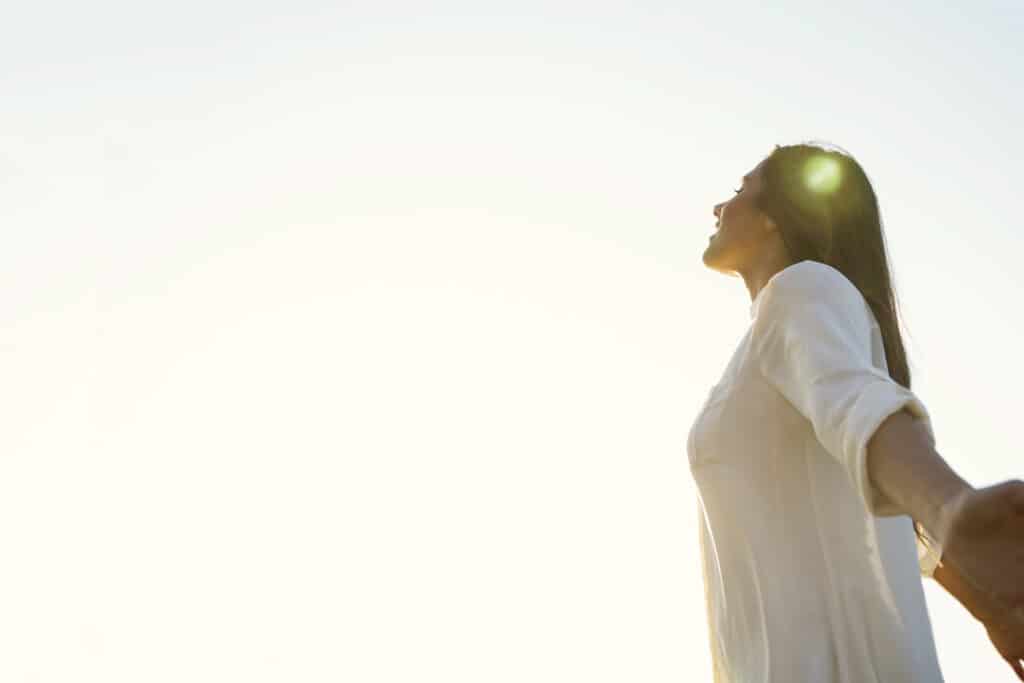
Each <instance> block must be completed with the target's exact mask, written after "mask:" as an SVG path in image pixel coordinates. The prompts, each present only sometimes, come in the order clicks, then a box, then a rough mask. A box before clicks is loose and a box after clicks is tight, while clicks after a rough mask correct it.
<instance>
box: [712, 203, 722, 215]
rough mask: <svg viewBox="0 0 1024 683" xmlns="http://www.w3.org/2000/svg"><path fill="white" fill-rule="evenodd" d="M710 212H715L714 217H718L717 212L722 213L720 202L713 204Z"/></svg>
mask: <svg viewBox="0 0 1024 683" xmlns="http://www.w3.org/2000/svg"><path fill="white" fill-rule="evenodd" d="M723 203H724V202H723ZM712 213H714V214H715V218H718V214H720V213H722V204H715V208H714V209H712Z"/></svg>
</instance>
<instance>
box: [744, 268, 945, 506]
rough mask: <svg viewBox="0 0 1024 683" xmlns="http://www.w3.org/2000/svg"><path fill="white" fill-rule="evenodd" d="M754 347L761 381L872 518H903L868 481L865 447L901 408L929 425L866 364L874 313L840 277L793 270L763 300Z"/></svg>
mask: <svg viewBox="0 0 1024 683" xmlns="http://www.w3.org/2000/svg"><path fill="white" fill-rule="evenodd" d="M761 294H762V296H763V299H762V301H761V302H760V305H759V307H758V313H757V316H756V318H755V320H754V330H753V334H752V340H753V343H754V345H755V353H756V355H757V358H758V363H759V365H760V370H761V373H762V374H763V375H764V377H765V378H766V379H767V380H768V382H769V383H771V384H772V385H773V386H774V387H775V388H776V389H778V390H779V392H781V393H782V395H783V396H784V397H785V398H786V399H787V400H788V401H789V402H790V403H791V404H792V405H793V406H794V407H795V408H796V409H797V410H798V411H799V412H800V413H801V414H802V415H803V416H804V417H805V418H807V419H808V420H809V421H810V423H811V425H812V426H813V428H814V434H815V436H817V438H818V440H819V441H820V442H821V444H822V445H823V446H824V447H825V450H827V451H828V452H829V454H830V455H832V456H833V457H834V458H835V459H836V460H837V461H838V462H839V463H840V464H841V465H842V466H843V468H844V469H845V471H846V474H847V475H848V477H849V480H850V482H851V483H852V484H853V487H854V489H855V490H856V492H857V494H858V495H859V497H860V499H861V501H862V502H863V503H864V505H865V507H866V508H867V510H868V511H869V512H871V513H872V514H874V515H877V516H883V517H884V516H891V515H900V514H905V513H904V512H903V511H902V510H901V509H900V508H898V507H897V506H896V505H895V504H894V503H892V502H891V501H890V500H888V499H887V498H886V497H885V496H884V495H883V494H882V493H881V491H879V490H878V489H876V488H875V487H874V486H873V485H872V484H871V480H870V478H869V477H868V471H867V443H868V441H869V440H870V439H871V436H872V435H873V434H874V432H875V430H877V429H878V427H879V425H881V423H882V422H883V421H884V420H885V419H886V418H887V417H888V416H889V415H891V414H893V413H895V412H897V411H899V410H901V409H904V408H906V409H907V410H908V411H909V412H910V413H911V414H912V415H914V416H915V417H917V418H918V419H921V420H923V421H924V424H925V426H926V428H927V430H928V434H929V436H931V439H932V441H933V443H934V438H935V437H934V434H933V432H932V426H931V417H930V415H929V414H928V411H927V409H926V408H925V405H924V404H923V403H922V402H921V401H920V400H919V399H918V397H917V396H916V395H915V394H914V393H913V392H912V391H910V390H909V389H907V388H905V387H903V386H902V385H900V384H899V383H897V382H896V381H894V380H893V379H892V378H891V377H890V376H889V374H888V373H887V372H886V371H885V370H884V369H882V368H878V367H875V365H874V364H873V363H872V358H871V333H872V325H873V324H874V321H873V317H872V316H871V311H870V309H869V308H868V307H867V303H866V302H865V301H864V299H863V297H862V296H861V294H860V292H859V291H858V290H857V288H856V287H855V286H854V285H853V283H851V282H850V281H849V280H847V279H846V277H845V276H843V275H842V273H840V272H839V271H837V270H835V269H833V268H831V267H830V266H826V265H824V264H820V263H816V262H805V263H801V264H797V265H796V266H793V267H791V268H789V269H787V270H786V271H784V272H781V273H780V274H779V275H778V276H777V277H775V278H774V279H773V280H771V281H770V282H769V283H768V284H767V285H766V286H765V290H764V291H763V292H762V293H761Z"/></svg>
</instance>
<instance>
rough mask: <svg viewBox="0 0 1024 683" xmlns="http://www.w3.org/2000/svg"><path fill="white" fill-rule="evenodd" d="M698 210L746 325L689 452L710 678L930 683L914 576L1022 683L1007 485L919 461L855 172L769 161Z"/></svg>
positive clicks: (1023, 539)
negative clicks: (958, 613) (738, 293)
mask: <svg viewBox="0 0 1024 683" xmlns="http://www.w3.org/2000/svg"><path fill="white" fill-rule="evenodd" d="M714 214H715V216H716V217H717V218H718V219H719V220H718V223H717V228H718V229H717V232H716V233H715V234H714V235H713V236H712V238H711V241H710V244H709V245H708V247H707V250H706V251H705V252H704V256H703V261H704V264H705V265H706V266H707V267H709V268H712V269H714V270H716V271H720V272H723V273H728V274H738V275H739V276H740V277H742V278H743V280H744V282H745V284H746V286H747V289H748V291H749V292H750V296H751V307H750V317H751V321H752V322H751V325H750V328H749V329H748V331H747V333H746V334H745V335H744V337H743V339H742V340H741V341H740V343H739V345H738V346H737V348H736V350H735V352H734V354H733V356H732V359H731V361H730V362H729V364H728V366H727V367H726V369H725V372H724V373H723V375H722V378H721V380H720V381H719V383H718V384H716V385H715V386H714V387H713V388H712V390H711V392H710V394H709V396H708V398H707V400H706V401H705V403H704V406H703V407H702V408H701V410H700V413H699V414H698V417H697V419H696V421H695V422H694V424H693V427H692V428H691V430H690V434H689V438H688V443H687V451H688V456H689V460H690V468H691V471H692V473H693V476H694V480H695V481H696V484H697V489H698V492H699V498H700V515H699V518H700V526H701V549H702V554H703V563H704V581H705V591H706V598H707V606H708V622H709V632H710V634H711V641H712V643H711V644H712V659H713V664H714V669H715V681H716V683H717V682H728V683H753V682H755V681H756V682H765V683H767V682H772V683H775V682H779V683H781V682H783V681H784V682H785V683H812V682H813V683H840V682H843V683H871V682H877V683H904V682H906V683H910V682H914V683H925V682H927V683H933V682H935V681H942V675H941V673H940V671H939V665H938V660H937V657H936V653H935V644H934V640H933V637H932V631H931V624H930V622H929V619H928V613H927V610H926V607H925V598H924V591H923V588H922V584H921V576H922V575H924V576H932V577H933V578H935V579H936V580H938V581H939V582H940V583H941V584H942V585H943V586H944V587H945V588H946V589H947V590H948V591H949V592H950V593H951V594H952V595H954V597H956V598H957V599H958V600H959V601H960V602H961V603H962V604H963V605H964V606H965V607H966V608H967V609H968V610H969V611H970V612H971V614H973V615H974V616H975V617H976V618H978V619H979V620H980V621H982V623H983V624H984V625H985V627H986V629H987V630H988V633H989V635H990V637H991V640H992V642H993V644H994V645H995V646H996V648H997V649H998V650H999V652H1000V654H1001V655H1002V656H1003V657H1004V658H1005V659H1006V661H1007V662H1008V663H1009V664H1010V666H1011V667H1012V668H1013V669H1014V671H1015V672H1016V673H1017V675H1018V677H1020V679H1021V680H1022V681H1024V668H1022V667H1021V663H1020V658H1021V657H1024V611H1022V610H1021V609H1020V607H1021V605H1024V482H1021V481H1019V480H1012V481H1007V482H1004V483H1002V484H999V485H996V486H991V487H986V488H980V489H974V488H973V487H971V486H970V485H969V484H968V483H967V482H965V481H964V480H963V479H961V478H960V477H959V476H957V475H956V473H955V472H953V470H951V469H950V468H949V466H948V465H947V464H946V463H945V461H944V460H943V459H942V458H941V457H940V456H939V454H938V453H937V452H936V451H935V449H934V445H935V439H934V434H933V432H932V426H931V420H930V416H929V414H928V411H927V409H926V407H925V406H924V404H923V403H922V402H921V401H920V400H919V399H918V397H917V396H916V395H915V394H914V393H913V392H911V390H910V371H909V368H908V365H907V358H906V353H905V351H904V347H903V343H902V340H901V337H900V332H899V328H898V324H897V316H896V306H895V300H894V296H893V290H892V286H891V283H890V275H889V267H888V260H887V256H886V248H885V244H884V237H883V234H882V227H881V218H880V216H879V210H878V203H877V200H876V198H875V194H874V191H873V190H872V187H871V184H870V182H869V181H868V179H867V177H866V176H865V174H864V171H863V170H862V169H861V168H860V166H859V165H858V164H857V162H856V161H855V160H854V159H853V158H852V157H850V156H849V155H848V154H846V153H844V152H841V151H839V150H837V149H835V148H833V147H832V146H825V145H813V144H801V145H792V146H785V147H781V146H780V147H776V149H775V150H774V151H773V152H772V153H771V154H770V155H769V156H768V157H767V158H765V159H764V160H762V161H761V162H760V163H759V164H758V165H757V166H756V167H755V168H754V169H753V170H751V171H750V173H748V174H747V175H746V176H744V177H743V184H742V187H741V188H740V189H737V190H735V196H734V197H733V198H732V199H730V200H729V201H727V202H723V203H721V204H718V205H717V206H715V208H714ZM912 520H913V521H912ZM915 532H916V536H915ZM915 538H916V543H915ZM915 547H916V551H915ZM940 558H941V562H940V561H939V560H940Z"/></svg>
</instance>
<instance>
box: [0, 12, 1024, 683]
mask: <svg viewBox="0 0 1024 683" xmlns="http://www.w3.org/2000/svg"><path fill="white" fill-rule="evenodd" d="M847 4H849V3H847ZM275 5H276V6H275ZM903 5H904V7H903V8H902V9H898V8H893V7H892V6H891V4H890V3H882V2H875V3H870V4H865V3H862V4H859V5H857V6H851V7H844V8H843V9H842V10H841V11H840V10H838V9H837V8H835V7H834V5H833V4H832V3H823V2H784V3H781V4H780V3H774V6H773V7H772V8H771V9H767V8H766V7H765V6H764V3H760V2H756V3H755V2H741V3H724V4H722V3H711V2H708V3H703V5H702V6H701V7H700V8H699V9H698V8H696V7H691V8H688V9H685V8H681V7H680V3H678V2H648V3H643V4H639V3H618V4H611V3H583V2H575V3H552V2H547V1H545V2H536V1H533V0H531V1H520V2H517V3H480V2H449V1H438V2H432V3H429V6H428V5H426V4H422V3H420V4H414V3H404V4H397V3H387V2H382V1H381V0H375V1H374V2H345V3H327V2H322V3H317V2H302V1H296V2H291V3H288V10H287V12H283V11H282V10H281V7H283V6H284V5H283V4H282V3H268V2H248V3H241V2H224V1H218V2H211V0H204V1H203V2H198V1H197V0H184V1H181V2H177V3H163V4H162V5H159V6H158V5H154V4H152V3H149V4H148V6H146V4H140V3H128V2H114V1H110V0H99V1H97V2H92V3H70V2H65V3H56V2H45V1H43V2H35V3H28V4H25V3H23V4H21V5H19V7H18V8H17V10H16V11H15V13H13V14H12V13H10V12H8V13H6V14H5V18H4V22H3V24H2V26H0V38H2V40H0V79H2V87H3V93H4V106H3V108H2V111H0V121H2V123H3V126H2V128H0V136H2V145H0V172H2V178H3V183H4V192H3V200H2V202H0V219H2V221H3V225H4V236H5V239H4V248H3V249H2V250H0V278H2V282H3V285H4V286H3V287H2V295H0V296H2V299H0V300H2V302H3V305H2V306H0V326H2V328H0V329H2V336H0V344H2V349H3V353H2V354H0V376H2V377H3V378H4V379H5V383H6V386H7V388H8V391H6V392H4V393H3V395H2V399H0V400H2V402H3V403H2V408H3V409H4V414H5V417H6V420H5V425H6V428H5V429H4V430H3V432H2V436H0V547H2V548H3V556H4V560H3V562H2V563H0V680H4V681H19V682H21V681H24V682H27V683H50V682H51V681H69V682H72V681H73V682H75V683H80V682H92V681H95V682H103V683H120V682H124V683H136V682H138V681H146V682H147V683H160V682H168V683H170V682H174V683H178V682H180V681H190V682H206V681H209V682H211V683H212V682H217V683H220V682H222V681H252V682H253V683H262V682H264V681H267V682H269V681H304V682H306V681H308V682H314V681H343V680H344V681H360V682H362V681H367V682H371V681H419V680H444V681H450V682H453V683H454V682H458V681H466V682H474V683H475V682H478V681H488V682H491V681H495V682H498V681H509V682H512V681H516V682H518V681H527V680H529V681H559V682H561V681H584V680H585V681H594V682H598V681H608V682H620V681H650V682H654V681H680V680H685V681H705V680H708V678H709V652H708V642H707V632H706V625H705V607H704V593H703V586H702V583H701V574H700V568H699V564H698V562H699V546H698V537H697V527H696V526H695V510H696V492H695V488H694V484H693V480H692V478H691V475H690V472H689V467H688V462H687V458H686V453H685V441H686V434H687V432H688V430H689V428H690V425H691V424H692V421H693V420H694V418H695V417H696V411H697V409H698V408H699V406H700V403H701V402H702V400H703V398H704V397H705V395H706V393H707V391H708V389H709V388H710V387H711V385H712V384H714V383H715V382H716V381H717V379H718V377H719V375H720V373H721V372H722V370H723V369H724V366H725V364H726V362H727V361H728V359H729V357H730V356H731V354H732V352H733V350H734V348H735V345H736V343H737V342H738V341H739V338H740V337H741V336H742V334H743V332H744V331H745V330H746V327H747V325H748V324H749V317H748V307H749V295H748V293H747V291H746V289H745V288H744V286H743V283H742V281H741V280H739V279H736V278H727V277H724V276H722V275H721V274H718V273H715V272H713V271H710V270H708V269H706V268H705V267H704V266H703V264H702V262H701V254H702V252H703V250H704V248H705V245H706V244H707V239H708V235H709V234H710V233H711V232H712V230H713V224H714V217H713V215H712V212H711V210H712V206H713V205H714V204H715V203H716V202H718V201H721V200H723V199H727V198H728V197H730V196H731V193H732V190H733V189H734V188H735V187H738V184H739V180H740V177H741V176H742V175H743V174H744V173H746V172H747V171H749V170H750V169H751V168H752V167H753V166H754V165H755V164H756V163H757V162H758V161H759V160H760V159H761V158H762V157H763V156H764V155H766V154H767V153H768V152H770V151H771V149H772V147H773V146H774V145H775V144H780V143H791V142H799V141H802V140H808V139H817V140H825V141H828V142H831V143H834V144H837V145H839V146H841V147H843V148H844V149H846V150H848V151H849V152H851V153H852V154H853V155H854V156H855V157H857V158H858V160H859V161H860V162H861V163H862V165H863V166H864V168H865V169H866V170H867V173H868V175H869V176H870V178H871V179H872V181H873V183H874V185H875V189H876V192H877V194H878V196H879V198H880V202H881V206H882V215H883V219H884V221H885V229H886V235H887V239H888V241H889V246H890V250H891V255H892V258H893V268H894V272H895V277H896V282H897V287H898V289H897V292H898V295H899V297H900V303H901V304H902V306H903V311H904V315H905V321H906V326H907V328H908V329H909V330H910V336H909V337H908V338H907V340H906V342H907V345H908V349H909V353H910V356H911V363H912V364H911V368H912V371H913V373H914V374H913V382H914V389H915V391H916V392H917V394H918V395H919V396H920V397H921V398H922V400H923V401H924V402H925V404H926V405H927V406H928V407H929V410H930V412H931V414H932V418H933V420H934V427H935V431H936V436H937V438H938V446H939V450H940V452H941V453H942V454H943V455H944V456H945V457H946V458H947V459H948V460H949V462H950V463H951V464H952V465H953V466H954V468H955V469H956V470H957V471H958V472H960V473H961V474H962V475H963V476H964V477H966V478H967V479H968V480H970V481H971V482H972V483H973V484H975V485H976V486H981V485H988V484H992V483H996V482H999V481H1002V480H1005V479H1008V478H1011V477H1020V476H1022V474H1024V466H1022V464H1021V462H1022V460H1021V456H1020V438H1019V432H1018V431H1017V430H1016V428H1013V429H1011V428H1010V427H1011V426H1012V425H1015V424H1019V421H1020V418H1019V415H1018V409H1019V405H1020V401H1019V389H1018V388H1019V387H1020V386H1021V385H1022V383H1024V368H1022V366H1021V364H1020V363H1019V362H1017V361H1018V359H1019V350H1020V349H1021V348H1024V324H1022V323H1021V322H1020V319H1019V316H1017V315H1016V313H1015V312H1016V311H1019V310H1020V301H1021V298H1022V295H1024V279H1022V278H1020V277H1019V276H1018V268H1019V263H1020V253H1021V250H1022V246H1024V242H1022V240H1021V238H1020V236H1019V234H1018V233H1019V220H1018V219H1017V215H1018V213H1019V210H1018V204H1019V201H1018V198H1019V197H1020V189H1019V186H1020V182H1021V181H1020V175H1021V174H1020V159H1022V158H1024V138H1022V137H1021V135H1020V132H1019V131H1020V122H1021V121H1022V120H1024V99H1022V98H1021V95H1020V88H1019V86H1020V74H1021V73H1022V72H1024V57H1022V54H1021V52H1020V50H1019V43H1020V36H1021V35H1022V34H1024V9H1022V8H1024V5H1021V3H1019V2H1015V1H1007V2H1005V3H1003V4H1002V5H995V4H990V5H989V6H987V7H984V6H981V5H980V4H978V3H974V4H972V6H971V8H970V9H954V8H951V7H949V6H944V5H942V4H936V3H931V2H927V3H926V2H914V3H903ZM925 588H926V595H927V599H928V607H929V611H930V614H931V616H932V620H933V625H934V631H935V638H936V641H937V644H938V648H939V658H940V661H941V664H942V668H943V671H944V674H945V676H946V679H947V680H949V681H961V680H984V681H1011V680H1014V679H1013V677H1012V673H1011V672H1010V670H1009V667H1007V666H1006V664H1005V663H1004V662H1003V661H1002V660H1000V659H999V658H998V656H997V655H996V653H995V650H994V649H993V648H992V647H991V646H990V645H989V643H988V640H987V638H986V636H985V633H984V631H983V630H982V628H981V627H980V626H979V625H978V624H977V623H976V622H974V621H973V619H972V618H971V617H970V616H969V615H968V614H967V613H966V612H965V611H964V610H963V609H962V608H961V607H960V606H959V604H958V603H956V602H955V601H954V600H952V598H949V597H948V596H946V595H945V594H944V593H943V592H941V589H940V588H938V586H937V585H935V584H933V583H932V582H931V581H927V582H926V586H925Z"/></svg>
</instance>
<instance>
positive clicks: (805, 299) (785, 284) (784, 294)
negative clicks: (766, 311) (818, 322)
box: [763, 260, 864, 310]
mask: <svg viewBox="0 0 1024 683" xmlns="http://www.w3.org/2000/svg"><path fill="white" fill-rule="evenodd" d="M763 298H764V304H765V306H766V307H767V308H776V307H779V306H783V307H789V306H794V305H800V304H805V303H808V304H812V303H817V304H819V305H822V306H825V307H830V308H831V307H839V308H840V309H850V308H852V309H853V310H857V309H860V308H861V307H862V305H863V303H864V298H863V297H862V296H861V293H860V291H859V290H858V289H857V287H856V286H855V285H854V284H853V283H852V282H850V280H849V279H848V278H847V277H846V276H845V275H843V273H842V272H840V271H839V270H837V269H836V268H833V267H832V266H830V265H828V264H825V263H821V262H820V261H810V260H808V261H800V262H799V263H795V264H793V265H791V266H788V267H786V268H783V269H782V270H780V271H779V272H778V273H776V274H775V275H773V276H772V277H771V278H770V279H769V280H768V282H767V283H766V284H765V286H764V292H763Z"/></svg>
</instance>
